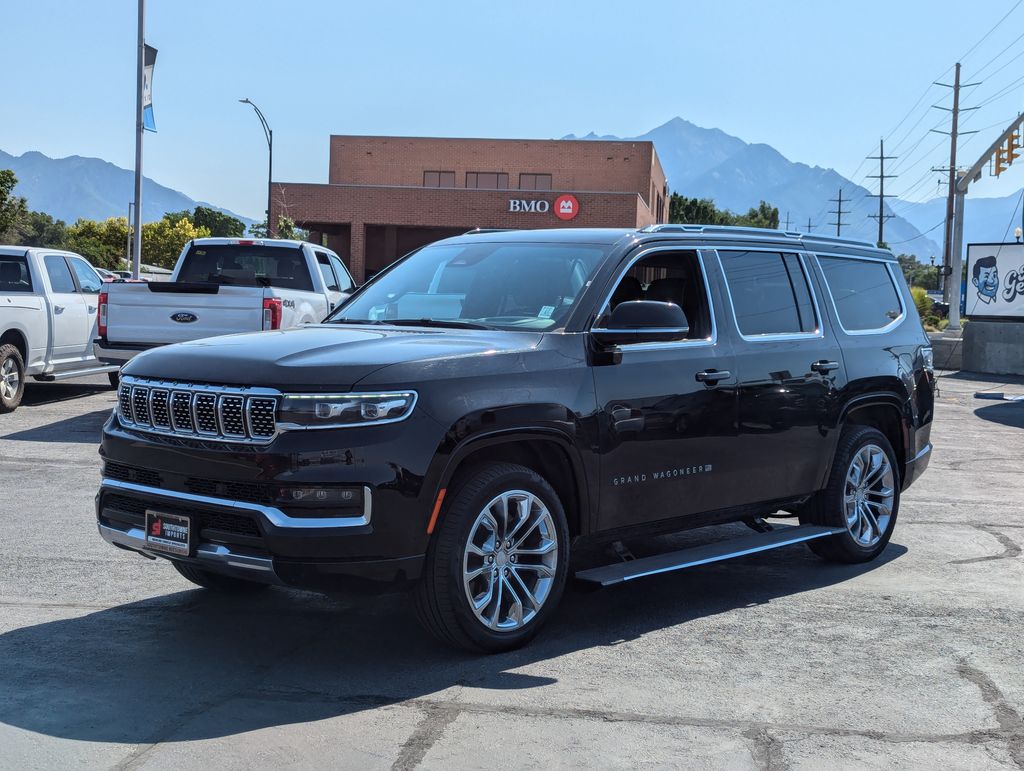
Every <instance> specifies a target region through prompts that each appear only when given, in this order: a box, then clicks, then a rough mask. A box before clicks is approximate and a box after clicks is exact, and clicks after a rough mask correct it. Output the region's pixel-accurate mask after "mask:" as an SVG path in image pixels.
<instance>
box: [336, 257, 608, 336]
mask: <svg viewBox="0 0 1024 771" xmlns="http://www.w3.org/2000/svg"><path fill="white" fill-rule="evenodd" d="M605 254H606V250H605V249H604V248H602V247H600V246H595V245H593V244H583V245H581V244H522V243H519V244H512V243H479V242H477V243H469V244H467V243H460V244H440V245H437V246H428V247H426V248H424V249H421V250H420V251H418V252H416V253H415V254H412V255H410V256H409V257H407V258H406V259H405V260H403V261H402V262H400V263H399V264H398V265H396V266H394V268H392V269H391V270H390V271H388V272H387V273H385V274H384V275H383V276H381V277H380V278H378V279H377V280H376V281H374V282H373V283H372V284H370V285H368V286H367V287H366V288H365V289H364V290H363V291H362V292H360V293H359V294H358V295H356V296H355V297H354V298H352V300H350V301H349V302H347V303H346V304H344V305H342V306H341V307H340V308H339V309H338V310H337V311H335V312H334V313H333V314H332V315H331V316H329V317H328V319H327V322H328V323H332V322H333V323H344V322H369V323H383V324H386V323H391V322H394V323H401V322H408V323H412V322H419V323H424V322H446V324H445V326H486V327H493V328H498V329H537V330H547V329H554V328H556V327H559V326H561V325H562V324H564V323H565V320H566V318H568V316H569V312H570V311H571V310H572V308H573V306H574V305H575V304H576V302H577V300H578V299H579V297H580V295H581V294H582V292H583V290H584V289H585V288H586V287H587V285H588V284H589V282H590V280H591V278H592V277H593V274H594V271H595V270H596V269H597V267H598V265H600V263H601V261H602V260H603V259H604V257H605Z"/></svg>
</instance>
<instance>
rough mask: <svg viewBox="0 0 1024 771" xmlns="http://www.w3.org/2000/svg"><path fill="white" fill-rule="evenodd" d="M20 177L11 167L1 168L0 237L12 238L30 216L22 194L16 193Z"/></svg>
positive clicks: (3, 238) (4, 238)
mask: <svg viewBox="0 0 1024 771" xmlns="http://www.w3.org/2000/svg"><path fill="white" fill-rule="evenodd" d="M17 184H18V178H17V177H16V176H15V175H14V172H13V171H11V170H10V169H0V237H2V240H5V241H7V240H10V239H11V238H12V236H13V235H14V232H15V230H16V228H18V227H19V226H20V225H21V223H22V221H23V220H24V219H25V217H26V216H28V205H27V204H26V203H25V199H24V198H22V197H21V196H17V195H14V186H15V185H17Z"/></svg>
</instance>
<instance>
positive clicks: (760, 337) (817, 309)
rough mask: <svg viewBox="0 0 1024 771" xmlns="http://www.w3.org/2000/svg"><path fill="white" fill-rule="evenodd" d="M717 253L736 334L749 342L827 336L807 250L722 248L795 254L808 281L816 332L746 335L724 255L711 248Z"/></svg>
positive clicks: (724, 250)
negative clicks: (726, 270)
mask: <svg viewBox="0 0 1024 771" xmlns="http://www.w3.org/2000/svg"><path fill="white" fill-rule="evenodd" d="M708 251H713V252H714V253H715V259H716V260H718V268H719V270H721V272H722V283H723V284H724V285H725V294H726V296H727V297H728V298H729V308H730V310H731V311H732V323H733V324H734V325H735V327H736V334H738V335H739V336H740V338H741V339H743V340H746V341H747V342H749V343H773V342H777V341H779V340H820V339H821V338H823V337H824V336H825V330H824V327H823V326H822V324H821V308H820V307H818V296H817V295H816V294H815V293H814V284H813V283H812V282H811V274H810V271H809V270H808V269H807V263H806V262H805V260H804V257H805V252H798V251H794V250H792V249H788V250H787V249H779V248H772V247H769V246H752V247H749V248H747V247H743V248H742V249H739V248H737V249H733V248H731V247H727V248H724V249H722V250H721V251H723V252H731V251H738V252H770V253H772V254H792V255H795V256H796V258H797V260H798V261H799V263H800V270H801V271H803V274H804V281H805V282H806V283H807V293H808V294H809V295H810V296H811V304H812V305H813V306H814V320H815V323H816V324H817V325H818V328H817V329H816V330H815V331H814V332H785V333H781V334H771V335H745V334H743V332H742V331H740V322H739V319H737V318H736V301H735V300H733V298H732V287H730V286H729V276H728V274H726V272H725V264H724V263H723V262H722V255H721V254H720V252H719V249H717V248H714V249H709V250H708Z"/></svg>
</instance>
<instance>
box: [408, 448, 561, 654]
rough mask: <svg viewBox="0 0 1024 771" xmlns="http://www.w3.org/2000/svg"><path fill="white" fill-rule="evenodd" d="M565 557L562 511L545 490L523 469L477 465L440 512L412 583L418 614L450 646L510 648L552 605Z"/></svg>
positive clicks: (548, 489)
mask: <svg viewBox="0 0 1024 771" xmlns="http://www.w3.org/2000/svg"><path fill="white" fill-rule="evenodd" d="M568 556H569V531H568V527H567V525H566V521H565V512H564V510H563V508H562V504H561V501H559V499H558V495H557V494H556V493H555V491H554V490H553V489H552V487H551V485H549V484H548V482H547V481H546V480H545V479H544V478H543V477H541V476H540V475H539V474H537V473H536V472H534V471H532V470H530V469H528V468H525V467H524V466H519V465H516V464H512V463H493V464H488V465H486V466H482V467H480V468H478V469H476V470H474V471H473V472H472V473H471V475H470V476H469V477H468V478H467V479H466V480H465V482H464V483H463V484H462V485H461V486H460V487H459V488H458V489H457V490H456V491H455V494H454V496H453V498H452V501H451V504H450V505H449V506H447V507H446V510H445V511H444V517H443V519H442V520H441V524H440V528H439V530H438V532H437V535H436V536H435V538H434V539H433V542H432V543H431V546H430V549H429V551H428V553H427V561H426V565H425V568H424V576H423V579H422V580H421V582H420V584H419V585H418V586H417V590H416V609H417V615H418V617H419V619H420V622H421V623H422V624H423V625H424V626H425V627H426V628H427V629H428V630H429V631H430V632H432V633H433V634H434V635H435V636H436V637H438V638H439V639H440V640H442V641H444V642H447V643H449V644H451V645H456V646H459V647H462V648H467V649H469V650H474V651H484V652H489V653H492V652H499V651H506V650H511V649H513V648H517V647H519V646H521V645H523V644H525V643H526V642H527V641H529V640H530V639H531V638H532V637H533V636H534V635H536V634H537V632H538V631H539V630H540V628H541V626H542V625H543V624H544V622H545V621H546V620H547V618H548V617H549V616H550V614H551V613H552V611H553V610H554V608H555V606H557V604H558V601H559V599H560V598H561V595H562V591H563V590H564V588H565V583H566V575H567V572H568Z"/></svg>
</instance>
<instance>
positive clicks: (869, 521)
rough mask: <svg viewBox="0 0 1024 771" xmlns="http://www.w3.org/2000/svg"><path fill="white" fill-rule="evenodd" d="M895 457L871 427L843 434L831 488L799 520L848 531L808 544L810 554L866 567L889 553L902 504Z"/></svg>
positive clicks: (823, 492)
mask: <svg viewBox="0 0 1024 771" xmlns="http://www.w3.org/2000/svg"><path fill="white" fill-rule="evenodd" d="M899 488H900V477H899V473H898V471H897V465H896V455H895V453H894V452H893V450H892V445H890V444H889V440H888V439H886V437H885V434H883V433H882V432H881V431H879V430H878V429H875V428H871V427H869V426H850V427H848V428H846V429H845V430H844V431H843V434H842V436H841V437H840V439H839V447H838V448H837V450H836V457H835V460H834V461H833V464H832V471H831V473H830V475H829V483H828V486H827V487H826V488H825V489H824V490H822V491H821V492H820V493H818V495H817V496H816V497H815V498H814V500H813V501H811V503H810V504H809V505H808V506H807V508H806V510H805V511H804V512H803V513H802V514H801V515H800V519H801V521H802V522H804V523H810V524H815V525H827V526H830V527H841V528H843V529H844V532H842V533H839V534H837V535H833V536H830V537H828V538H818V539H815V540H813V541H808V543H807V545H808V546H809V547H810V549H811V551H813V552H814V553H815V554H817V555H818V556H819V557H822V558H824V559H827V560H831V561H834V562H850V563H856V562H868V561H870V560H873V559H874V558H875V557H877V556H878V555H879V554H881V553H882V550H883V549H885V547H886V545H887V544H888V543H889V539H890V538H891V537H892V531H893V528H894V527H895V526H896V515H897V513H898V512H899V504H900V489H899Z"/></svg>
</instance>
